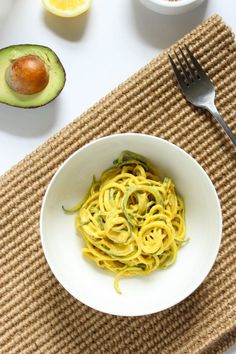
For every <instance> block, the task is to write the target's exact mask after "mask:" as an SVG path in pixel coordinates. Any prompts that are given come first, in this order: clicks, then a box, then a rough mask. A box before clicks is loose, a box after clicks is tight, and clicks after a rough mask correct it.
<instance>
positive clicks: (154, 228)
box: [66, 151, 187, 293]
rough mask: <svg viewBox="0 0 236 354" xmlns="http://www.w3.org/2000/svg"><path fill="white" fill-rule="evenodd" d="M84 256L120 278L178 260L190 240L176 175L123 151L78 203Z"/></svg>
mask: <svg viewBox="0 0 236 354" xmlns="http://www.w3.org/2000/svg"><path fill="white" fill-rule="evenodd" d="M66 211H69V212H70V211H72V212H75V211H77V214H76V221H75V225H76V230H77V231H78V233H79V234H80V235H81V236H82V238H83V240H84V244H85V247H84V248H83V254H84V256H86V257H88V258H89V259H91V260H92V261H94V262H95V263H96V264H97V266H98V267H101V268H104V269H106V270H108V271H110V272H113V273H115V274H116V276H115V280H114V287H115V289H116V291H117V292H118V293H121V290H120V288H119V280H120V277H132V276H136V275H147V274H149V273H151V272H153V271H155V270H156V269H165V268H168V267H169V266H170V265H172V264H173V263H174V261H175V259H176V256H177V253H178V249H179V248H180V247H181V246H182V245H183V244H184V243H185V242H186V241H187V240H186V239H185V221H184V203H183V200H182V199H181V198H180V196H178V195H177V194H176V190H175V185H174V183H173V182H172V180H171V179H170V178H168V177H165V178H164V179H163V180H160V179H159V178H158V176H157V174H156V172H155V170H154V169H153V167H152V166H151V165H150V163H149V162H148V161H147V160H146V159H145V158H143V157H142V156H140V155H137V154H135V153H133V152H129V151H123V152H122V153H121V154H120V156H119V158H118V159H117V160H116V161H114V163H113V167H112V168H110V169H108V170H106V171H104V172H103V173H102V175H101V176H100V178H99V180H97V181H96V180H95V178H94V179H93V182H92V185H91V187H90V189H89V191H88V193H87V196H86V197H85V199H84V200H83V201H82V202H80V203H79V204H78V205H77V206H76V207H74V208H72V209H69V210H66Z"/></svg>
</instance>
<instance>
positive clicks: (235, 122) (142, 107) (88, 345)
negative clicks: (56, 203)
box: [0, 16, 236, 354]
mask: <svg viewBox="0 0 236 354" xmlns="http://www.w3.org/2000/svg"><path fill="white" fill-rule="evenodd" d="M183 42H185V43H187V44H188V45H189V46H190V48H191V49H192V50H193V52H194V53H195V54H196V56H197V57H198V58H199V61H200V62H201V63H202V65H203V66H204V67H205V68H206V70H207V72H208V73H209V76H210V77H211V79H212V80H213V83H214V85H215V87H216V89H217V93H218V94H217V105H218V107H219V110H220V112H221V113H222V114H223V116H224V117H225V120H226V121H227V123H228V124H229V125H230V126H231V128H232V130H233V131H234V132H235V133H236V44H235V42H234V37H233V34H232V32H231V30H230V29H229V28H228V27H227V26H226V25H225V24H224V23H223V22H222V21H221V19H220V18H219V17H218V16H213V17H211V18H210V19H209V20H208V21H206V22H204V23H203V24H202V25H200V26H199V27H198V28H197V29H195V30H193V31H192V32H191V33H190V34H188V35H186V36H185V37H184V38H183V39H182V40H181V41H180V42H179V44H183ZM172 49H173V48H172ZM127 131H129V132H130V131H133V132H143V133H147V134H152V135H156V136H160V137H162V138H165V139H168V140H170V141H172V142H173V143H175V144H177V145H179V146H180V147H182V148H183V149H185V150H186V151H187V152H189V153H190V154H191V155H192V156H193V157H194V158H195V159H196V160H197V161H198V162H199V163H200V164H201V165H202V166H203V168H204V169H205V170H206V171H207V173H208V174H209V176H210V177H211V179H212V181H213V183H214V185H215V187H216V189H217V192H218V195H219V197H220V200H221V204H222V212H223V239H222V244H221V248H220V252H219V255H218V258H217V261H216V264H215V265H214V267H213V270H212V271H211V272H210V274H209V276H208V277H207V279H206V280H205V281H204V283H203V284H202V285H201V286H200V288H199V289H198V290H197V291H195V292H194V293H193V294H192V295H191V296H190V297H188V298H187V299H186V300H185V301H183V302H182V303H180V304H179V305H177V306H175V307H173V308H171V309H168V310H166V311H163V312H161V313H158V314H154V315H149V316H142V317H135V318H134V317H133V318H131V317H116V316H111V315H106V314H103V313H100V312H97V311H95V310H92V309H90V308H88V307H87V306H85V305H83V304H81V303H80V302H79V301H76V300H75V299H74V298H73V297H72V296H70V295H69V294H68V293H67V292H66V291H65V290H64V289H63V288H62V287H61V286H60V284H59V283H58V282H57V280H56V279H55V277H54V276H53V275H52V273H51V271H50V269H49V267H48V265H47V263H46V261H45V258H44V255H43V251H42V247H41V243H40V236H39V215H40V207H41V202H42V198H43V195H44V193H45V190H46V187H47V185H48V183H49V181H50V179H51V178H52V176H53V174H54V173H55V171H56V170H57V168H58V166H59V165H60V164H61V163H62V162H63V161H64V160H65V159H66V158H67V157H68V156H69V155H70V154H71V153H73V152H74V151H75V150H77V149H78V148H79V147H81V146H82V145H83V144H85V143H87V142H89V141H90V140H92V139H95V138H97V137H101V136H104V135H109V134H112V133H115V132H127ZM235 157H236V154H235V148H234V147H233V145H232V144H231V142H230V141H229V139H228V138H227V137H226V136H225V134H224V133H223V131H222V129H221V128H220V127H219V126H218V124H217V123H216V122H215V121H214V120H213V119H212V118H211V116H210V115H208V114H207V113H206V112H203V111H202V110H198V109H195V108H194V107H192V106H191V105H189V104H188V103H187V102H186V101H185V99H184V98H183V97H182V95H181V93H180V92H179V89H178V88H177V85H176V82H175V80H174V78H173V75H172V72H171V69H170V65H169V63H168V60H167V55H166V53H164V54H162V55H161V56H160V57H158V58H157V59H154V60H153V61H152V62H151V63H149V64H148V65H147V66H146V67H144V68H143V69H142V70H140V71H139V72H138V73H137V74H135V75H133V76H132V77H131V78H130V79H128V80H127V81H126V82H125V83H123V84H122V85H120V86H119V87H118V88H117V89H115V90H114V91H113V92H112V93H110V94H109V95H108V96H107V97H105V98H104V99H102V100H101V101H100V102H99V103H98V104H96V105H95V106H94V107H92V108H91V109H90V110H89V111H88V112H86V113H85V114H83V115H82V116H81V117H80V118H79V119H76V120H75V121H74V122H72V123H71V124H70V125H68V126H67V127H66V128H64V129H63V130H62V131H60V132H59V133H58V134H56V135H55V136H53V137H52V138H51V139H49V140H48V141H47V142H46V143H45V144H44V145H43V146H41V147H39V148H38V149H37V150H36V151H34V152H33V153H32V154H30V155H29V156H27V157H26V158H25V159H24V160H23V161H21V162H20V163H19V164H18V165H16V166H15V167H13V168H12V169H11V170H10V171H9V172H8V173H6V174H5V175H3V176H2V177H1V178H0V210H1V218H0V232H1V235H0V315H1V316H0V321H1V323H0V352H1V353H2V354H11V353H14V354H15V353H17V354H19V353H29V354H31V353H40V354H63V353H65V354H99V353H106V354H110V353H111V354H149V353H150V354H156V353H161V354H162V353H168V354H176V353H177V354H181V353H187V354H194V353H205V354H207V353H214V354H217V353H222V352H223V351H224V350H226V349H227V348H228V347H229V346H230V345H232V344H233V343H234V342H235V341H236V217H235V215H236V163H235V161H236V159H235ZM186 173H187V171H186ZM180 286H181V284H180Z"/></svg>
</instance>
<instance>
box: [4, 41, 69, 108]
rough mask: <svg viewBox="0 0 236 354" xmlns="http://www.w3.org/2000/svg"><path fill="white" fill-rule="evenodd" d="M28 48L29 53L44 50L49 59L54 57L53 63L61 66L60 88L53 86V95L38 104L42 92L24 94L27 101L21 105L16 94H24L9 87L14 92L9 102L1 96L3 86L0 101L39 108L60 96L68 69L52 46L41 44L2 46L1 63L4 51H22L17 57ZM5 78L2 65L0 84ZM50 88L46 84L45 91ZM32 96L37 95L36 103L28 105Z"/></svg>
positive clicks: (16, 105) (10, 104)
mask: <svg viewBox="0 0 236 354" xmlns="http://www.w3.org/2000/svg"><path fill="white" fill-rule="evenodd" d="M26 48H27V54H32V55H37V54H40V53H41V52H42V53H43V54H44V56H45V57H47V58H48V60H49V57H52V58H53V59H54V63H53V64H52V65H56V67H57V68H59V70H60V75H61V77H62V80H61V82H60V85H58V89H56V90H55V88H53V89H54V93H53V95H51V97H50V98H49V99H47V100H45V102H40V103H38V104H37V102H36V101H37V96H40V94H41V93H37V94H34V95H24V102H26V103H25V104H24V105H23V106H22V105H21V103H20V102H19V100H18V102H14V96H16V97H22V95H19V94H17V93H15V92H14V91H13V90H11V89H9V88H8V89H9V90H10V91H11V93H12V100H11V102H9V101H7V100H3V99H2V97H1V91H2V88H1V89H0V103H2V104H5V105H8V106H12V107H17V108H30V109H32V108H39V107H42V106H45V105H47V104H48V103H50V102H52V101H54V100H55V99H56V98H57V97H58V96H59V94H60V93H61V91H62V90H63V88H64V86H65V83H66V71H65V69H64V66H63V64H62V63H61V61H60V59H59V57H58V56H57V54H56V53H55V52H54V51H53V50H52V49H51V48H49V47H47V46H44V45H39V44H16V45H11V46H8V47H4V48H1V49H0V63H1V57H2V53H4V52H7V51H9V53H12V52H14V51H17V52H19V53H20V52H21V55H18V56H17V57H20V56H24V55H26V53H25V49H26ZM31 49H32V50H33V51H32V52H31ZM39 57H41V55H39ZM9 59H11V58H9ZM9 65H10V63H9ZM0 66H1V65H0ZM49 70H50V68H49ZM3 75H4V76H3ZM49 75H50V73H49ZM3 80H4V81H5V70H4V73H3V72H2V71H1V67H0V84H1V81H3ZM6 85H7V83H6ZM7 87H8V85H7ZM48 89H49V87H48V86H46V87H45V89H44V90H43V91H45V92H46V91H47V90H48ZM32 96H34V97H35V100H34V101H35V103H34V104H33V105H31V104H29V105H27V97H28V98H29V101H31V98H32Z"/></svg>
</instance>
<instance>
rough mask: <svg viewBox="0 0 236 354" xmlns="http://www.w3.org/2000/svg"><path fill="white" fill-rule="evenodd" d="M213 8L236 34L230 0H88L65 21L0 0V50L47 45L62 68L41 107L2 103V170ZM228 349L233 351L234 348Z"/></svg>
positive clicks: (234, 5)
mask: <svg viewBox="0 0 236 354" xmlns="http://www.w3.org/2000/svg"><path fill="white" fill-rule="evenodd" d="M7 3H9V4H11V5H10V6H9V7H10V8H9V11H7V5H6V4H7ZM3 8H4V9H5V8H6V9H5V12H6V13H5V15H4V16H3V15H2V17H3V18H2V17H1V11H2V12H3V10H1V9H3ZM215 13H218V14H220V15H221V16H222V17H223V19H224V20H225V21H226V23H228V24H229V25H230V26H231V28H232V29H233V31H234V32H235V33H236V17H235V13H236V1H235V0H225V1H222V0H208V1H206V2H205V3H203V4H202V5H201V6H200V7H199V8H198V9H196V10H194V11H192V12H190V13H188V14H184V15H180V16H174V17H173V16H164V15H158V14H156V13H154V12H151V11H150V10H147V9H146V8H145V7H143V6H142V5H141V4H140V3H139V0H115V1H114V0H113V1H111V0H94V2H93V4H92V7H91V9H90V11H89V12H88V13H86V14H83V15H82V16H80V17H78V18H75V19H69V20H68V19H61V18H58V17H56V16H53V15H51V14H48V13H45V12H44V10H43V8H42V5H41V2H40V0H34V1H32V0H0V33H1V36H0V47H5V46H8V45H12V44H20V43H35V44H43V45H47V46H49V47H51V48H52V49H53V50H55V52H56V53H57V54H58V56H59V57H60V59H61V61H62V63H63V64H64V66H65V69H66V73H67V81H66V86H65V88H64V90H63V91H62V93H61V95H60V96H59V97H58V98H57V99H56V100H55V101H54V102H52V103H50V104H49V105H47V106H44V107H41V108H37V109H19V108H14V107H9V106H6V105H0V174H3V173H4V172H6V171H7V170H8V169H9V168H10V167H11V166H12V165H14V164H15V163H17V162H18V161H19V160H21V159H22V158H23V157H24V156H25V155H26V154H28V153H30V152H31V151H33V150H34V149H35V148H36V147H38V146H39V145H40V144H42V143H43V142H45V141H46V140H47V138H49V137H50V136H51V135H53V134H54V133H55V132H57V131H58V130H60V129H61V128H62V127H64V126H65V125H66V124H67V123H69V122H70V121H72V120H73V119H74V118H75V117H77V116H78V115H80V114H81V113H82V112H83V111H85V110H86V109H87V108H89V107H90V106H91V105H92V104H93V103H95V102H96V101H97V100H99V99H100V98H101V97H102V96H104V95H105V94H107V93H108V92H109V91H110V90H111V89H113V88H114V87H115V86H117V85H118V84H119V83H120V82H122V81H123V80H125V79H126V78H127V77H128V76H130V75H131V74H133V73H134V72H136V71H137V70H138V69H139V68H140V67H142V66H143V65H145V64H146V63H148V62H149V61H150V60H151V59H152V58H153V57H155V56H157V55H158V54H159V53H161V52H162V51H163V50H164V49H165V48H167V47H169V46H170V45H171V44H172V43H174V42H175V41H176V40H178V39H179V38H181V37H182V36H183V35H184V34H185V33H187V32H189V31H190V30H191V29H193V28H194V27H196V26H197V25H198V24H199V23H201V22H202V20H204V19H206V18H208V17H209V16H211V15H212V14H215ZM227 353H230V354H233V353H236V345H235V346H234V347H233V348H232V349H230V350H229V351H228V352H227Z"/></svg>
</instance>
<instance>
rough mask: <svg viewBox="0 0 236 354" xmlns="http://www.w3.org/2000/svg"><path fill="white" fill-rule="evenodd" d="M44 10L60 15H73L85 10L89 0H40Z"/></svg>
mask: <svg viewBox="0 0 236 354" xmlns="http://www.w3.org/2000/svg"><path fill="white" fill-rule="evenodd" d="M42 3H43V5H44V7H45V9H46V10H48V11H49V12H51V13H52V14H54V15H57V16H60V17H75V16H78V15H80V14H82V13H83V12H85V11H87V10H88V9H89V7H90V4H91V0H42Z"/></svg>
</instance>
